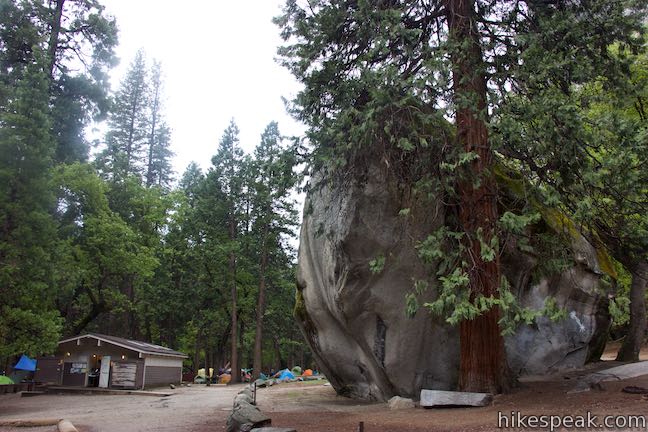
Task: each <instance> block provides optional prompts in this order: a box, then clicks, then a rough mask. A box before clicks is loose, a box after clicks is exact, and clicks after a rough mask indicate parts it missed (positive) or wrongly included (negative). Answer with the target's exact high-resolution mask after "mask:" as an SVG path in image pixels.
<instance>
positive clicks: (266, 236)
mask: <svg viewBox="0 0 648 432" xmlns="http://www.w3.org/2000/svg"><path fill="white" fill-rule="evenodd" d="M116 45H117V23H116V22H115V20H114V19H113V18H111V17H109V16H108V15H107V14H106V13H105V11H104V8H103V6H102V5H101V4H100V2H99V1H97V0H90V1H87V0H84V1H76V0H56V1H48V2H43V1H39V0H28V1H20V2H18V1H5V0H3V1H2V2H0V188H1V189H0V299H1V301H0V308H1V311H0V361H1V363H0V367H1V368H3V369H4V368H5V367H7V365H9V364H10V363H11V362H12V361H13V359H14V358H15V356H17V355H19V354H22V353H26V354H28V355H32V356H37V355H41V354H48V353H52V352H53V350H54V349H55V348H56V344H57V341H58V340H60V338H61V337H63V336H69V335H76V334H79V333H82V332H84V331H95V332H99V333H106V334H111V335H115V336H122V337H127V338H131V339H136V340H144V341H150V342H153V343H157V344H162V345H165V346H170V347H173V348H175V349H179V350H182V351H184V352H186V353H188V354H189V355H190V358H189V360H188V361H187V366H189V367H190V368H192V369H196V368H197V367H204V366H205V365H207V366H210V367H215V368H218V367H223V366H225V365H226V363H227V362H231V364H232V370H237V365H239V366H240V367H250V366H251V365H252V363H254V366H255V368H256V370H257V371H260V370H261V368H262V367H263V368H267V369H269V368H271V367H273V368H279V367H286V366H290V367H292V366H293V365H294V364H298V363H303V362H308V361H309V355H308V351H307V349H306V348H305V345H304V344H303V343H302V339H301V336H300V334H299V330H298V329H297V327H296V326H295V324H294V322H293V321H292V320H290V319H286V317H287V316H290V315H291V311H292V307H293V304H294V282H293V281H294V263H295V250H294V246H293V245H294V240H293V239H294V237H295V236H296V229H297V225H298V213H297V209H296V207H295V206H296V203H295V191H296V188H297V187H298V183H299V176H298V175H297V174H296V173H297V169H296V165H297V164H298V162H299V161H298V160H297V159H296V156H295V155H296V152H295V149H294V148H293V146H294V144H293V141H291V140H288V139H286V138H285V137H283V136H282V135H281V134H280V131H279V127H278V125H277V123H275V122H272V123H270V124H269V125H267V127H266V129H265V131H264V132H263V134H262V135H261V137H260V138H259V141H258V143H257V145H256V149H255V150H254V153H253V154H244V153H243V151H242V150H241V143H240V142H239V130H238V128H237V126H236V124H235V123H234V121H233V120H232V121H231V123H230V125H229V126H228V127H227V129H226V130H225V131H224V132H223V135H222V137H221V138H220V141H218V137H210V138H209V139H210V140H211V141H212V142H213V143H214V146H213V148H214V151H213V154H214V156H213V158H212V160H211V166H210V167H209V168H208V169H207V170H206V171H203V170H201V168H200V167H199V166H198V164H196V163H192V164H190V165H189V166H188V167H187V169H186V171H185V172H184V173H183V174H181V175H180V176H176V174H175V173H174V172H173V169H172V157H173V153H172V151H171V147H170V144H171V140H172V130H171V127H170V125H169V124H168V123H167V121H166V119H165V110H164V101H165V96H164V73H163V68H162V65H161V64H160V63H159V62H157V61H152V62H150V61H149V60H148V59H147V58H146V54H145V52H144V50H140V51H139V52H137V53H136V54H135V55H134V59H133V60H132V61H131V63H130V66H129V69H128V71H127V73H126V75H125V77H124V78H123V79H122V81H121V82H120V83H119V86H118V89H117V91H116V92H114V93H113V92H111V90H110V86H109V80H108V78H109V73H110V71H111V68H112V67H114V66H115V65H116V59H115V56H114V48H115V47H116ZM95 122H103V124H105V125H106V133H105V136H103V137H102V139H100V140H98V142H96V143H90V142H89V141H88V138H87V133H86V130H87V128H88V127H89V126H90V125H92V124H96V123H95ZM236 378H237V377H236V376H234V380H236Z"/></svg>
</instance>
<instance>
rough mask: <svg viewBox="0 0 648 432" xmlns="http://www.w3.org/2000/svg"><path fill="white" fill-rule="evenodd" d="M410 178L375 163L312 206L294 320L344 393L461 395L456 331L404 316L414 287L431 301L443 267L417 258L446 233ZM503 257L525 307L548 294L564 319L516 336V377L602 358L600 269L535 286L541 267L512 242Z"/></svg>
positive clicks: (422, 315)
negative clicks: (420, 284)
mask: <svg viewBox="0 0 648 432" xmlns="http://www.w3.org/2000/svg"><path fill="white" fill-rule="evenodd" d="M395 172H399V177H398V179H397V178H396V177H395V175H394V173H395ZM403 177H407V173H405V174H403V170H400V171H399V170H398V169H396V168H394V167H393V166H390V168H387V166H386V164H385V163H383V161H378V160H374V161H369V162H368V165H367V169H366V172H365V173H363V174H362V175H360V176H358V178H357V179H355V180H350V181H348V182H346V183H333V184H324V183H323V182H321V183H319V185H318V186H315V187H313V189H312V190H311V191H310V193H309V195H308V197H307V199H306V202H305V210H304V219H303V224H302V230H301V236H300V247H299V259H298V271H297V285H298V293H297V302H296V307H295V316H296V318H297V321H298V323H299V325H300V327H301V329H302V332H303V333H304V336H305V338H306V340H307V341H308V343H309V344H310V346H311V348H312V351H313V353H314V356H315V358H316V360H317V363H318V366H319V367H320V368H321V370H322V371H323V372H324V373H325V375H326V376H327V378H328V379H329V380H330V382H331V384H332V385H333V387H334V388H335V390H336V391H337V392H338V394H341V395H346V396H350V397H354V398H359V399H366V400H378V401H387V400H389V399H390V398H391V397H392V396H395V395H399V396H403V397H409V398H413V399H418V397H419V394H420V390H421V389H435V390H454V389H455V388H456V383H457V376H458V365H459V344H458V342H459V337H458V330H457V328H455V327H451V326H449V325H447V324H446V323H445V322H444V320H443V319H442V318H439V317H434V316H432V315H430V314H429V313H427V312H426V311H425V310H419V311H418V313H417V314H416V315H415V316H414V317H413V318H408V317H407V316H406V314H405V310H406V304H405V296H406V294H407V293H410V292H411V291H412V287H413V283H414V281H415V280H424V281H427V282H428V285H429V289H428V290H427V292H426V293H424V294H423V295H421V296H419V298H418V300H419V303H420V304H423V303H424V302H426V301H431V300H433V299H434V298H435V296H436V290H437V286H438V281H437V277H436V267H435V265H434V264H432V265H430V264H425V263H423V262H422V261H421V260H420V259H419V257H418V255H417V250H416V246H417V244H418V242H419V241H421V240H422V239H425V238H426V237H427V235H429V234H430V233H431V232H433V231H435V230H436V229H437V228H438V227H440V226H442V225H443V224H444V218H445V214H444V206H443V205H442V203H441V202H440V201H439V200H435V199H434V198H432V199H426V200H423V199H421V198H420V195H416V194H415V193H414V191H413V190H412V189H411V188H410V187H408V186H406V185H404V184H403V182H401V181H400V179H402V178H403ZM319 180H321V179H318V178H317V177H316V178H315V183H318V181H319ZM407 183H410V184H411V183H412V182H411V179H410V180H408V182H407ZM402 209H409V213H408V215H404V214H403V213H401V210H402ZM507 248H508V249H506V250H505V251H504V257H503V258H502V266H503V272H504V273H505V275H506V277H507V279H508V280H509V282H510V284H511V285H512V287H511V289H512V291H513V292H514V294H515V295H517V297H518V298H519V299H520V301H521V302H522V303H523V304H524V305H526V306H529V307H542V305H543V302H544V299H545V298H546V297H547V296H548V295H552V296H555V298H556V301H557V303H558V305H559V306H561V307H564V308H565V310H566V311H567V313H568V315H569V317H568V319H566V320H564V321H562V322H558V323H553V322H550V321H548V320H546V319H544V318H541V319H539V320H538V321H537V322H536V323H534V324H533V325H531V326H525V327H522V328H520V329H519V330H518V331H517V333H516V334H515V335H514V336H512V337H509V338H508V339H507V352H508V358H509V363H510V366H511V368H512V370H513V371H514V372H515V373H519V374H533V373H543V372H545V371H547V370H548V369H549V368H552V369H559V368H561V367H571V366H579V365H582V364H583V363H584V362H585V361H586V360H587V359H588V358H589V357H592V356H594V357H595V356H596V354H597V351H598V350H599V349H600V348H601V343H600V342H601V340H602V339H603V337H604V336H605V335H606V332H607V330H608V327H609V316H608V315H607V298H606V297H604V296H602V295H600V294H598V292H597V286H598V281H599V278H600V271H599V269H598V265H594V266H588V264H587V262H588V260H591V259H595V257H590V256H588V258H587V259H581V260H575V261H574V267H573V268H572V269H570V270H568V271H566V272H565V273H563V274H559V275H555V276H552V277H549V278H545V279H542V280H541V281H540V283H533V282H532V273H533V270H534V268H535V266H536V264H537V263H536V262H535V258H534V257H533V256H532V255H530V254H526V253H523V252H521V251H520V250H519V249H517V248H515V245H509V244H507ZM581 249H583V248H581ZM579 253H581V252H579ZM382 258H384V266H383V268H382V270H381V271H378V272H375V273H373V272H372V271H371V270H370V262H372V260H376V259H378V260H380V259H382Z"/></svg>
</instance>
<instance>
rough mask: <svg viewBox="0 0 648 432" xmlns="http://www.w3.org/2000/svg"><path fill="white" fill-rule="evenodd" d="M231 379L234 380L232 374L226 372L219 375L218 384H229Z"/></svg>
mask: <svg viewBox="0 0 648 432" xmlns="http://www.w3.org/2000/svg"><path fill="white" fill-rule="evenodd" d="M230 381H232V375H230V374H226V373H225V374H222V375H221V376H219V377H218V384H229V383H230Z"/></svg>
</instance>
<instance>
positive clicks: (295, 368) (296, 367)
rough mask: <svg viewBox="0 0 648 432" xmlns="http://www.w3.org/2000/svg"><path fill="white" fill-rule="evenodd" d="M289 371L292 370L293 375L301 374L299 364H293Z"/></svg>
mask: <svg viewBox="0 0 648 432" xmlns="http://www.w3.org/2000/svg"><path fill="white" fill-rule="evenodd" d="M291 372H292V373H293V375H295V376H297V375H301V374H302V368H301V366H293V368H292V370H291Z"/></svg>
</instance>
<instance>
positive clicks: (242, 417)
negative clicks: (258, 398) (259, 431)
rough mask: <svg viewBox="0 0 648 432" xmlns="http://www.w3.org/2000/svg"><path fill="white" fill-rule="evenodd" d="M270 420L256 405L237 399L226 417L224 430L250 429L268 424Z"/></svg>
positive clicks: (234, 431)
mask: <svg viewBox="0 0 648 432" xmlns="http://www.w3.org/2000/svg"><path fill="white" fill-rule="evenodd" d="M271 422H272V420H271V419H270V417H268V416H267V415H265V414H263V413H262V412H261V411H259V408H257V407H256V406H254V405H252V404H250V403H248V402H244V401H239V402H238V403H235V405H234V409H233V410H232V413H231V414H230V415H229V417H228V418H227V425H226V428H225V430H226V431H227V432H243V431H250V430H252V429H253V428H255V427H256V428H258V427H263V426H270V424H271Z"/></svg>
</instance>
